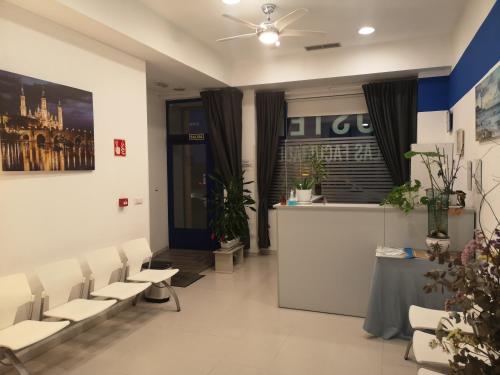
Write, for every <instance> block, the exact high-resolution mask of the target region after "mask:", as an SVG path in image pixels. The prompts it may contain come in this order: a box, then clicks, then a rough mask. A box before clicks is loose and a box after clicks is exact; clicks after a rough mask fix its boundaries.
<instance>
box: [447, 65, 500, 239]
mask: <svg viewBox="0 0 500 375" xmlns="http://www.w3.org/2000/svg"><path fill="white" fill-rule="evenodd" d="M498 65H500V64H497V66H498ZM494 69H495V67H493V68H492V69H491V70H490V72H491V71H493V70H494ZM486 75H488V74H486ZM483 78H484V77H483ZM478 83H479V82H478ZM475 107H476V97H475V88H472V89H471V90H470V91H469V92H468V93H467V94H466V95H465V96H464V97H463V98H462V99H460V100H459V101H458V103H457V104H455V105H454V106H453V108H452V109H451V110H452V111H453V121H454V128H455V129H464V131H465V152H464V159H465V160H476V159H479V158H483V170H482V175H483V179H482V181H483V189H484V190H486V191H487V190H489V189H490V188H492V187H493V186H494V185H495V184H496V183H498V182H500V162H499V161H500V142H499V141H498V139H497V140H496V141H495V143H494V142H492V141H490V142H484V143H479V142H477V141H476V136H475V134H476V129H475V127H476V111H475ZM490 149H491V151H490ZM485 155H486V156H485ZM463 174H466V173H465V171H464V172H463ZM469 195H470V196H471V198H472V199H473V202H474V206H475V208H476V210H477V209H478V208H479V202H480V199H479V197H478V196H477V195H474V194H469ZM488 198H489V200H490V203H491V205H492V207H494V208H495V209H496V212H497V214H498V212H500V189H496V190H495V191H494V192H493V193H492V194H491V195H489V197H488ZM482 219H483V224H484V225H485V227H486V229H488V230H492V228H493V223H494V221H493V217H492V215H491V212H490V211H489V210H487V209H486V210H485V211H484V212H483V214H482Z"/></svg>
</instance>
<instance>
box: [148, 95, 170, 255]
mask: <svg viewBox="0 0 500 375" xmlns="http://www.w3.org/2000/svg"><path fill="white" fill-rule="evenodd" d="M148 145H149V147H148V155H149V200H150V208H149V209H150V213H149V217H150V234H151V249H152V250H153V251H159V250H163V249H165V248H167V247H168V191H167V126H166V101H165V98H164V97H163V95H161V94H158V93H156V92H153V91H148Z"/></svg>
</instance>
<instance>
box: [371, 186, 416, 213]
mask: <svg viewBox="0 0 500 375" xmlns="http://www.w3.org/2000/svg"><path fill="white" fill-rule="evenodd" d="M421 187H422V183H421V182H420V181H419V180H415V183H412V182H411V181H408V182H407V183H405V184H403V185H401V186H396V187H395V188H393V189H392V190H391V192H390V193H389V194H388V195H387V197H386V198H385V199H384V200H383V201H382V202H381V203H380V205H381V206H384V205H386V204H387V205H391V206H394V207H398V208H399V209H400V210H401V211H403V212H404V213H405V214H408V213H410V211H412V210H413V209H414V208H415V207H416V206H417V205H419V204H420V203H422V199H423V198H424V197H422V198H421V197H420V195H419V191H420V188H421Z"/></svg>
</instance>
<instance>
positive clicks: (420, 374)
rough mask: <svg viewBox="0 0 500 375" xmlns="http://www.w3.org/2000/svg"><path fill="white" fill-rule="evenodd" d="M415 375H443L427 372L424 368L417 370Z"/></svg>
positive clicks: (441, 374)
mask: <svg viewBox="0 0 500 375" xmlns="http://www.w3.org/2000/svg"><path fill="white" fill-rule="evenodd" d="M417 375H443V373H442V372H436V371H431V370H427V369H426V368H421V369H420V370H418V373H417Z"/></svg>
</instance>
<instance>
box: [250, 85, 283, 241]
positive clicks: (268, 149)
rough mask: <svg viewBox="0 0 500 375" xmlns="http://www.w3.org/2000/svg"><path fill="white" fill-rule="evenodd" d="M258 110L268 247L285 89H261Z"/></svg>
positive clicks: (263, 230)
mask: <svg viewBox="0 0 500 375" xmlns="http://www.w3.org/2000/svg"><path fill="white" fill-rule="evenodd" d="M255 101H256V103H255V104H256V105H255V106H256V111H257V185H258V190H259V207H258V235H259V248H260V249H267V248H268V247H269V245H270V241H269V217H268V208H269V198H268V197H269V190H270V186H271V181H272V176H273V171H274V165H275V162H276V157H277V153H278V142H279V135H280V129H281V127H282V125H283V122H284V120H285V119H284V116H285V93H284V92H258V93H257V94H256V98H255Z"/></svg>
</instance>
